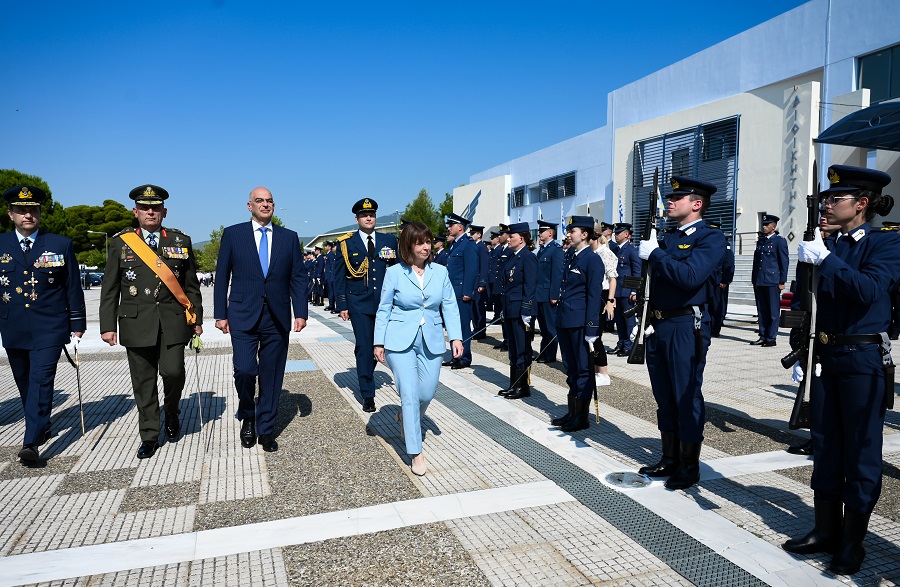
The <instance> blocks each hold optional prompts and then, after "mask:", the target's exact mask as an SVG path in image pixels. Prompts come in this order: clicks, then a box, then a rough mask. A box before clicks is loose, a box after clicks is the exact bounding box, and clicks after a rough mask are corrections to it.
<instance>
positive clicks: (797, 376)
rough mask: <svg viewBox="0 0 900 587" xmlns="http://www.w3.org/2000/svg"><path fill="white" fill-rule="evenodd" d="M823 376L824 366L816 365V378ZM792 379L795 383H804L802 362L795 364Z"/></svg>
mask: <svg viewBox="0 0 900 587" xmlns="http://www.w3.org/2000/svg"><path fill="white" fill-rule="evenodd" d="M821 376H822V364H821V363H816V377H821ZM791 379H792V380H793V381H794V383H800V382H801V381H803V367H801V366H800V361H797V362H796V363H794V368H793V370H792V371H791Z"/></svg>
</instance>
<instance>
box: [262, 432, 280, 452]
mask: <svg viewBox="0 0 900 587" xmlns="http://www.w3.org/2000/svg"><path fill="white" fill-rule="evenodd" d="M259 445H260V446H261V447H262V449H263V450H264V451H266V452H275V451H276V450H278V443H277V442H275V439H274V438H272V435H271V434H260V435H259Z"/></svg>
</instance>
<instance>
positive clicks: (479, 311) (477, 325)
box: [472, 288, 488, 339]
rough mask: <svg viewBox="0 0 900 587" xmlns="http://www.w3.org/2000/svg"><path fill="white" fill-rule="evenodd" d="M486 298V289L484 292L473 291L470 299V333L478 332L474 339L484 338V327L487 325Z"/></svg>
mask: <svg viewBox="0 0 900 587" xmlns="http://www.w3.org/2000/svg"><path fill="white" fill-rule="evenodd" d="M487 298H488V292H487V289H485V291H478V289H477V288H476V289H475V295H474V296H473V297H472V331H473V332H478V334H477V335H476V336H475V337H474V338H476V339H478V338H482V337H483V336H484V327H485V325H486V324H487Z"/></svg>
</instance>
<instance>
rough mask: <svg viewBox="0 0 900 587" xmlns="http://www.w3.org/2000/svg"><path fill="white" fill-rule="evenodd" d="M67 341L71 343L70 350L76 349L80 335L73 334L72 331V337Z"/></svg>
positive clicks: (79, 341)
mask: <svg viewBox="0 0 900 587" xmlns="http://www.w3.org/2000/svg"><path fill="white" fill-rule="evenodd" d="M69 342H70V343H71V344H72V350H73V351H77V350H78V345H79V344H80V343H81V337H80V336H75V334H74V333H73V334H72V338H71V340H70V341H69Z"/></svg>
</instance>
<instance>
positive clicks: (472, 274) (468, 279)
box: [442, 213, 478, 369]
mask: <svg viewBox="0 0 900 587" xmlns="http://www.w3.org/2000/svg"><path fill="white" fill-rule="evenodd" d="M470 223H471V221H469V220H467V219H465V218H463V217H462V216H460V215H458V214H453V213H451V214H449V215H447V234H448V235H450V236H451V237H452V238H453V246H452V247H450V252H449V253H448V255H447V273H449V274H450V283H451V284H453V292H454V293H455V294H456V304H457V305H458V306H459V320H460V326H461V327H462V337H463V354H462V356H460V357H459V358H458V359H456V358H454V359H451V360H449V361H445V362H444V363H442V364H443V365H444V366H445V367H448V366H449V367H450V368H451V369H464V368H466V367H468V366H470V365H471V364H472V342H471V340H469V339H470V338H471V336H472V305H473V303H474V299H475V290H476V289H477V288H478V250H477V246H476V245H475V241H474V240H472V237H471V236H469V235H468V234H467V233H466V227H467V226H469V224H470Z"/></svg>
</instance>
